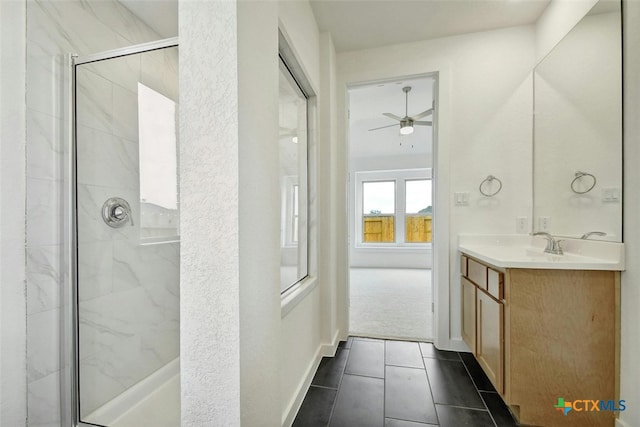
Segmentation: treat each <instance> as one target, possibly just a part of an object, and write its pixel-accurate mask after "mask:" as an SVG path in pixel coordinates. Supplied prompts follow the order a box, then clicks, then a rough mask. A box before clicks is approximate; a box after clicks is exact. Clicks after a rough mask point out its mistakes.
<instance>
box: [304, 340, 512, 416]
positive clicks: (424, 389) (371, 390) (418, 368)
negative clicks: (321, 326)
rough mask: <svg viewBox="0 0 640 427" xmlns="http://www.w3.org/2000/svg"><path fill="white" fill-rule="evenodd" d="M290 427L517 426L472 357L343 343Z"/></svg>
mask: <svg viewBox="0 0 640 427" xmlns="http://www.w3.org/2000/svg"><path fill="white" fill-rule="evenodd" d="M293 425H294V427H326V426H330V427H377V426H379V427H382V426H384V427H421V426H423V427H424V426H434V425H438V426H443V427H445V426H447V427H449V426H450V427H460V426H473V427H507V426H516V425H517V424H516V423H515V421H514V420H513V418H512V417H511V414H510V413H509V410H508V409H507V407H506V406H505V404H504V403H503V402H502V400H501V398H500V396H499V395H498V393H497V392H496V391H495V389H494V388H493V386H492V385H491V383H490V382H489V379H488V378H487V377H486V375H485V374H484V372H483V371H482V369H481V368H480V365H478V362H476V360H475V358H474V357H473V355H472V354H471V353H458V352H455V351H441V350H438V349H436V348H435V347H434V346H433V345H432V344H430V343H422V342H421V343H417V342H409V341H389V340H387V341H384V340H375V339H368V338H353V337H351V338H349V340H348V341H346V342H341V343H340V346H339V347H338V349H337V351H336V355H335V357H325V358H323V359H322V362H321V363H320V366H319V368H318V371H317V372H316V374H315V376H314V378H313V381H312V383H311V387H309V390H308V392H307V395H306V397H305V399H304V401H303V403H302V406H301V408H300V410H299V411H298V415H297V417H296V419H295V422H294V423H293Z"/></svg>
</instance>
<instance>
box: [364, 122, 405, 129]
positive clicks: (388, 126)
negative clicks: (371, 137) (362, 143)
mask: <svg viewBox="0 0 640 427" xmlns="http://www.w3.org/2000/svg"><path fill="white" fill-rule="evenodd" d="M392 126H398V124H397V123H396V124H393V125H387V126H380V127H379V128H373V129H369V130H370V131H371V130H378V129H384V128H390V127H392Z"/></svg>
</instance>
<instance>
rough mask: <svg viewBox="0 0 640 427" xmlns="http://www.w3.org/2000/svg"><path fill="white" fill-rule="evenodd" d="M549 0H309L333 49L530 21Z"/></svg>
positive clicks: (368, 45)
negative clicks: (329, 38)
mask: <svg viewBox="0 0 640 427" xmlns="http://www.w3.org/2000/svg"><path fill="white" fill-rule="evenodd" d="M549 2H550V0H311V7H312V8H313V12H314V14H315V17H316V21H317V22H318V27H319V28H320V30H321V31H328V32H330V33H331V35H332V37H333V42H334V44H335V47H336V51H338V52H344V51H349V50H358V49H369V48H374V47H379V46H387V45H392V44H398V43H407V42H413V41H419V40H427V39H433V38H438V37H446V36H451V35H455V34H464V33H473V32H477V31H487V30H494V29H497V28H506V27H512V26H516V25H526V24H532V23H534V22H536V20H537V19H538V18H539V17H540V15H541V14H542V12H543V10H544V9H545V8H546V7H547V5H548V4H549Z"/></svg>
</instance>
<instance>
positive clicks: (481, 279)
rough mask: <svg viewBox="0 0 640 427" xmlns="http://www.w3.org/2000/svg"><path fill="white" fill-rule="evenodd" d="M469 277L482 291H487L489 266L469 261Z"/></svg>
mask: <svg viewBox="0 0 640 427" xmlns="http://www.w3.org/2000/svg"><path fill="white" fill-rule="evenodd" d="M467 277H468V278H469V280H471V281H472V282H473V283H475V284H476V285H478V286H479V287H480V288H482V289H485V290H486V289H487V266H485V265H482V264H480V263H479V262H477V261H474V260H472V259H469V260H468V261H467Z"/></svg>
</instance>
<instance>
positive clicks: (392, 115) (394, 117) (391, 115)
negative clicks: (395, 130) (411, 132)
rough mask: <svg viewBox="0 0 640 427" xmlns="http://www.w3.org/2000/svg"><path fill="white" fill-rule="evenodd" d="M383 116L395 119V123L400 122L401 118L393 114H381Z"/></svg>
mask: <svg viewBox="0 0 640 427" xmlns="http://www.w3.org/2000/svg"><path fill="white" fill-rule="evenodd" d="M382 115H383V116H387V117H389V118H392V119H395V120H397V121H401V120H402V117H398V116H396V115H395V114H391V113H382Z"/></svg>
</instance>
